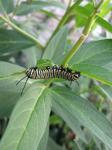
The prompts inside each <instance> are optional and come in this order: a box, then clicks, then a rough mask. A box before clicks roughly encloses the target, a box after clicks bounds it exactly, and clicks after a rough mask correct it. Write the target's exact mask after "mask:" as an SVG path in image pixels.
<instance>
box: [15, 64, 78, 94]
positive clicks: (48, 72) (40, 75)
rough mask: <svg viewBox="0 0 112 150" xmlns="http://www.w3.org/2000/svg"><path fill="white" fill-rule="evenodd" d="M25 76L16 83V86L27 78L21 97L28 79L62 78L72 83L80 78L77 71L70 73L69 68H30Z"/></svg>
mask: <svg viewBox="0 0 112 150" xmlns="http://www.w3.org/2000/svg"><path fill="white" fill-rule="evenodd" d="M25 74H26V76H25V77H23V78H22V79H21V80H19V81H18V82H17V84H19V83H20V82H21V81H22V80H23V79H24V78H26V77H27V79H26V82H25V84H24V87H23V89H22V92H21V95H22V93H23V90H24V88H25V86H26V83H27V81H28V79H29V78H30V79H49V78H62V79H65V80H68V81H74V80H77V79H78V78H79V77H80V72H78V71H75V72H72V70H71V69H70V68H64V67H62V66H52V67H49V66H48V67H46V68H45V69H40V68H38V67H31V68H29V69H27V70H26V72H25ZM17 84H16V85H17Z"/></svg>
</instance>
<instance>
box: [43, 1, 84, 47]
mask: <svg viewBox="0 0 112 150" xmlns="http://www.w3.org/2000/svg"><path fill="white" fill-rule="evenodd" d="M81 1H82V0H77V1H76V3H75V4H73V6H71V7H70V4H71V1H70V2H69V4H68V7H67V9H66V11H65V14H64V15H63V17H62V18H61V20H60V22H59V24H58V26H57V27H56V29H55V30H54V32H53V34H52V35H51V37H50V38H49V40H48V42H47V43H46V45H45V48H46V47H47V46H48V44H49V43H50V41H51V39H52V38H53V37H54V35H55V34H56V33H57V32H58V31H59V29H60V28H61V27H62V26H63V25H64V24H65V22H66V20H67V19H68V17H69V12H71V8H73V7H75V6H77V5H78V4H80V3H81Z"/></svg>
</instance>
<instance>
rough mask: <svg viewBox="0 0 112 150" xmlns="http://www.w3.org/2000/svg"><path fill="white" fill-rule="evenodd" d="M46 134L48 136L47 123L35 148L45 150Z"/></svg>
mask: <svg viewBox="0 0 112 150" xmlns="http://www.w3.org/2000/svg"><path fill="white" fill-rule="evenodd" d="M48 136H49V124H48V125H47V127H46V130H45V132H44V134H43V136H42V138H41V141H40V143H39V145H38V148H37V150H46V147H47V143H48Z"/></svg>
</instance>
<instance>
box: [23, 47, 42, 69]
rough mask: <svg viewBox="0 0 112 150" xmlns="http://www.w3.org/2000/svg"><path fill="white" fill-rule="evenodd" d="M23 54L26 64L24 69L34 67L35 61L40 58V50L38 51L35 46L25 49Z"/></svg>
mask: <svg viewBox="0 0 112 150" xmlns="http://www.w3.org/2000/svg"><path fill="white" fill-rule="evenodd" d="M23 53H24V54H25V57H26V60H27V63H26V67H27V68H29V67H35V66H36V64H37V60H38V59H41V56H42V51H41V50H40V49H38V48H37V47H36V46H33V47H30V48H27V49H26V50H24V51H23Z"/></svg>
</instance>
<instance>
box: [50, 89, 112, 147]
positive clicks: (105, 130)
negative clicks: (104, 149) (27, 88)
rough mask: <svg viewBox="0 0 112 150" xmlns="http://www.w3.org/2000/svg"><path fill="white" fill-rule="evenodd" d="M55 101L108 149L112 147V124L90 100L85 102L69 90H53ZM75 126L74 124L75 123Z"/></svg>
mask: <svg viewBox="0 0 112 150" xmlns="http://www.w3.org/2000/svg"><path fill="white" fill-rule="evenodd" d="M51 93H52V95H53V97H52V98H53V100H54V101H55V102H56V103H57V104H58V105H59V106H60V107H61V108H62V109H65V110H66V111H67V112H69V113H70V114H71V115H72V116H73V117H74V121H75V118H77V120H79V122H81V123H82V125H83V126H85V127H87V128H88V129H89V130H90V131H91V132H92V133H93V134H94V135H95V136H97V137H98V138H99V139H100V140H101V141H102V142H103V143H105V144H106V145H107V146H108V147H110V148H111V147H112V124H111V123H110V122H109V121H108V120H107V119H106V117H105V116H104V115H103V114H102V113H101V112H98V111H97V109H96V108H95V107H94V105H92V104H91V103H90V102H89V101H88V100H85V99H83V98H81V97H79V96H77V95H75V93H73V92H71V91H70V90H69V89H65V88H54V89H52V90H51ZM73 124H74V122H73Z"/></svg>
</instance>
